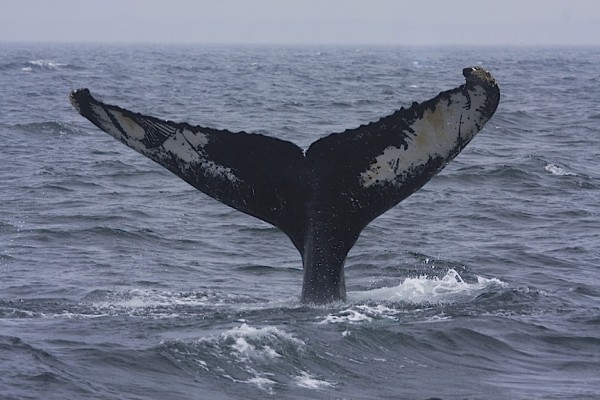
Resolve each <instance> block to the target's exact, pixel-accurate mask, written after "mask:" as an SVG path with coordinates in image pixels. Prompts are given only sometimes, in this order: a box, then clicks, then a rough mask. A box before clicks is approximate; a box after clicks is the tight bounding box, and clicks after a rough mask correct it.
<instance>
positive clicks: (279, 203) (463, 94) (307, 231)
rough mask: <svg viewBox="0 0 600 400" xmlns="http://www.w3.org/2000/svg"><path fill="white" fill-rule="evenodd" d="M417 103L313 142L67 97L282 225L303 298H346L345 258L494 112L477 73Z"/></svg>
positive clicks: (204, 185)
mask: <svg viewBox="0 0 600 400" xmlns="http://www.w3.org/2000/svg"><path fill="white" fill-rule="evenodd" d="M463 75H464V76H465V78H466V83H465V84H463V85H461V86H459V87H458V88H455V89H452V90H449V91H446V92H442V93H440V94H439V95H437V96H436V97H434V98H433V99H431V100H428V101H425V102H423V103H421V104H417V103H414V104H413V105H412V106H411V107H410V108H408V109H404V108H402V109H400V110H398V111H396V112H395V113H393V114H392V115H390V116H387V117H385V118H382V119H380V120H379V121H377V122H372V123H370V124H367V125H362V126H360V127H358V128H356V129H350V130H346V131H345V132H341V133H334V134H331V135H329V136H327V137H324V138H322V139H320V140H317V141H316V142H314V143H313V144H312V145H311V146H310V147H309V149H308V150H307V151H306V153H304V152H303V151H302V149H300V148H299V147H298V146H296V145H295V144H293V143H290V142H287V141H283V140H279V139H275V138H272V137H268V136H264V135H258V134H248V133H245V132H238V133H233V132H229V131H226V130H216V129H210V128H205V127H201V126H192V125H189V124H187V123H176V122H172V121H165V120H160V119H158V118H154V117H150V116H145V115H142V114H139V113H134V112H131V111H128V110H125V109H123V108H120V107H117V106H112V105H107V104H104V103H102V102H100V101H97V100H96V99H94V98H93V97H92V96H91V94H90V92H89V90H87V89H80V90H76V91H73V92H71V95H70V100H71V103H72V104H73V106H74V107H75V108H76V109H77V111H78V112H79V113H80V114H81V115H83V116H84V117H86V118H87V119H89V120H90V121H91V122H92V123H93V124H95V125H96V126H98V127H99V128H100V129H102V130H103V131H105V132H107V133H109V134H110V135H112V136H113V137H115V138H116V139H117V140H119V141H121V142H122V143H124V144H126V145H127V146H129V147H131V148H132V149H134V150H136V151H138V152H139V153H141V154H143V155H145V156H146V157H148V158H150V159H152V160H154V161H156V162H157V163H159V164H161V165H162V166H164V167H165V168H167V169H168V170H170V171H171V172H173V173H174V174H176V175H177V176H179V177H180V178H182V179H184V180H185V181H186V182H188V183H189V184H191V185H192V186H194V187H195V188H197V189H199V190H200V191H202V192H204V193H206V194H207V195H209V196H211V197H213V198H215V199H217V200H219V201H221V202H222V203H224V204H227V205H228V206H231V207H233V208H235V209H237V210H239V211H242V212H244V213H246V214H249V215H252V216H254V217H257V218H260V219H262V220H264V221H266V222H269V223H271V224H273V225H275V226H277V227H279V228H280V229H281V230H282V231H283V232H285V233H286V234H287V235H288V236H289V238H290V239H291V241H292V243H293V244H294V246H295V247H296V248H297V249H298V251H299V252H300V254H301V256H302V261H303V267H304V282H303V289H302V300H303V301H306V302H314V303H324V302H329V301H334V300H343V299H345V283H344V268H343V267H344V260H345V258H346V255H347V253H348V251H349V250H350V249H351V248H352V246H353V245H354V243H355V242H356V239H357V238H358V236H359V234H360V232H361V231H362V229H363V228H364V227H365V226H367V224H368V223H369V222H371V221H372V220H373V219H374V218H376V217H377V216H379V215H381V214H382V213H384V212H385V211H386V210H388V209H390V208H391V207H393V206H395V205H396V204H398V203H399V202H400V201H402V200H403V199H404V198H406V197H408V196H409V195H410V194H412V193H413V192H414V191H416V190H417V189H419V188H420V187H421V186H423V185H424V184H425V183H426V182H427V181H428V180H429V179H430V178H431V177H432V176H433V175H435V174H436V173H437V172H439V171H440V170H441V169H442V168H444V166H445V165H446V164H447V163H448V162H449V161H450V160H451V159H453V158H454V157H455V156H456V155H458V153H459V152H460V151H461V150H462V149H463V148H464V147H465V146H466V145H467V144H468V143H469V142H470V141H471V139H472V138H473V137H474V136H475V134H476V133H477V132H478V131H479V130H481V128H483V125H484V124H485V123H486V122H487V121H488V120H489V119H490V117H491V116H492V115H493V114H494V112H495V110H496V108H497V106H498V102H499V99H500V92H499V89H498V86H497V85H496V83H495V81H494V79H493V78H492V76H491V75H490V74H489V73H488V72H486V71H484V70H483V69H481V68H466V69H464V70H463Z"/></svg>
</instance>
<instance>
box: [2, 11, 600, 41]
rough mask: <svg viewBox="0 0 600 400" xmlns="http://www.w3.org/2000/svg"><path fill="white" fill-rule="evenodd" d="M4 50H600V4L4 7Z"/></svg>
mask: <svg viewBox="0 0 600 400" xmlns="http://www.w3.org/2000/svg"><path fill="white" fill-rule="evenodd" d="M0 41H2V42H151V43H216V44H221V43H276V44H356V45H359V44H382V45H388V44H392V45H394V44H396V45H499V44H518V45H531V44H532V45H573V44H575V45H600V0H479V1H474V0H412V1H408V0H405V1H403V0H246V1H244V0H164V1H159V0H0Z"/></svg>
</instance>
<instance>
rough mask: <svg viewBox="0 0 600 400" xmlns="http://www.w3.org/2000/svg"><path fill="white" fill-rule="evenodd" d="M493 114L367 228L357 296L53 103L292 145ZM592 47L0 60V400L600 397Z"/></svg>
mask: <svg viewBox="0 0 600 400" xmlns="http://www.w3.org/2000/svg"><path fill="white" fill-rule="evenodd" d="M472 65H480V66H483V67H485V68H487V69H489V70H490V71H491V72H492V73H493V74H494V76H495V77H496V79H497V81H498V83H499V85H500V89H501V94H502V98H501V102H500V106H499V108H498V111H497V113H496V114H495V116H494V117H493V118H492V119H491V120H490V121H489V122H488V124H487V125H486V126H485V128H484V129H483V130H482V131H481V132H480V133H479V134H478V136H477V137H476V138H475V139H474V140H473V142H472V143H471V144H470V145H469V146H468V147H467V148H466V149H465V151H464V152H463V153H462V154H461V155H460V156H458V157H457V158H456V160H455V161H453V162H452V163H451V164H450V165H449V166H448V167H447V168H446V169H445V170H444V171H443V172H442V173H441V174H439V175H438V176H436V177H434V179H432V181H431V182H429V183H428V184H427V185H426V186H425V187H423V188H422V189H421V190H419V191H418V192H417V193H415V194H414V195H413V196H411V197H410V198H408V199H407V200H405V201H404V202H402V203H401V204H400V205H398V206H397V207H395V208H393V209H392V210H390V211H388V212H387V213H386V214H384V215H383V216H381V217H380V218H378V219H377V220H375V221H374V222H373V223H372V224H371V225H369V226H368V227H367V228H366V229H365V230H364V231H363V233H362V235H361V237H360V239H359V240H358V242H357V244H356V246H355V247H354V248H353V249H352V251H351V252H350V254H349V256H348V259H347V261H346V279H347V285H348V291H349V296H348V297H349V298H348V301H347V302H345V303H335V304H331V305H327V306H320V307H310V306H306V305H303V304H301V303H300V302H299V297H300V290H301V282H302V270H301V261H300V256H299V254H298V253H297V251H296V250H295V249H294V248H293V246H292V244H291V242H290V241H289V240H288V239H287V237H286V236H285V235H284V234H283V233H281V232H280V231H279V230H278V229H276V228H274V227H272V226H270V225H268V224H266V223H264V222H262V221H259V220H256V219H253V218H251V217H249V216H246V215H244V214H242V213H239V212H237V211H235V210H232V209H229V208H227V207H226V206H224V205H221V204H220V203H218V202H216V201H215V200H212V199H210V198H208V197H207V196H205V195H203V194H202V193H200V192H198V191H196V190H195V189H193V188H191V187H190V186H188V185H187V184H185V183H184V182H183V181H180V180H179V179H178V178H177V177H175V176H174V175H172V174H170V173H169V172H167V171H166V170H164V169H162V167H160V166H158V165H157V164H154V163H152V162H151V161H149V160H147V159H145V158H144V157H143V156H141V155H139V154H138V153H135V152H134V151H132V150H130V149H128V148H126V147H125V146H123V145H122V144H120V143H118V142H116V141H115V140H114V139H112V138H111V137H109V136H108V135H106V134H105V133H103V132H101V131H99V130H98V129H97V128H95V127H94V126H92V125H91V123H89V122H88V121H87V120H85V119H83V118H82V117H80V116H79V115H78V114H77V113H76V112H75V110H74V109H73V108H72V107H71V106H70V104H69V101H68V94H69V91H70V90H72V89H75V88H81V87H88V88H90V90H91V91H92V93H94V94H95V95H97V97H98V98H100V99H102V100H104V101H106V102H108V103H111V104H118V105H121V106H123V107H126V108H129V109H131V110H135V111H139V112H143V113H146V114H150V115H154V116H158V117H161V118H165V119H172V120H178V121H187V122H190V123H193V124H200V125H204V126H210V127H214V128H227V129H230V130H234V131H236V130H245V131H250V132H258V133H263V134H268V135H272V136H275V137H278V138H281V139H285V140H290V141H293V142H295V143H297V144H299V145H301V146H303V147H308V145H309V144H310V143H311V142H313V141H314V140H316V139H318V138H320V137H322V136H325V135H327V134H329V133H331V132H337V131H342V130H344V129H346V128H352V127H356V126H358V125H359V124H362V123H366V122H369V121H372V120H376V119H378V118H380V117H382V116H385V115H387V114H390V113H391V112H392V111H394V110H396V109H398V108H400V107H401V106H407V105H410V104H411V103H412V102H413V101H423V100H426V99H429V98H431V97H433V96H435V95H436V94H437V93H439V92H440V91H442V90H447V89H450V88H452V87H455V86H457V85H459V84H462V83H463V82H464V79H463V77H462V75H461V71H462V68H464V67H467V66H472ZM599 65H600V48H528V47H509V48H401V47H398V48H394V47H382V48H370V47H360V48H353V47H300V46H296V47H282V46H280V47H260V46H254V47H253V46H245V47H239V46H225V47H212V46H149V45H148V46H125V45H120V46H117V45H35V44H11V45H8V44H3V45H0V140H1V143H2V147H1V150H0V398H1V399H7V400H8V399H67V398H68V399H167V398H168V399H265V398H267V399H268V398H277V399H279V398H285V399H430V398H438V399H594V398H600V288H599V286H600V279H599V278H598V276H599V273H600V235H599V232H600V202H599V199H600V96H599V95H598V93H599V92H600V69H599V67H598V66H599Z"/></svg>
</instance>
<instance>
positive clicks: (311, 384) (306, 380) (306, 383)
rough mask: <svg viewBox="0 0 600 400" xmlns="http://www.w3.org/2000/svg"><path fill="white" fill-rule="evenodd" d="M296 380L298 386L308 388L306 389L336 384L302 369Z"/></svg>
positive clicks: (322, 387)
mask: <svg viewBox="0 0 600 400" xmlns="http://www.w3.org/2000/svg"><path fill="white" fill-rule="evenodd" d="M294 381H295V382H296V386H298V387H302V388H306V389H317V390H318V389H324V388H328V387H332V386H335V385H336V384H335V383H333V382H327V381H324V380H321V379H316V378H314V377H312V376H311V375H309V374H308V372H305V371H302V373H301V374H300V375H299V376H296V377H295V378H294Z"/></svg>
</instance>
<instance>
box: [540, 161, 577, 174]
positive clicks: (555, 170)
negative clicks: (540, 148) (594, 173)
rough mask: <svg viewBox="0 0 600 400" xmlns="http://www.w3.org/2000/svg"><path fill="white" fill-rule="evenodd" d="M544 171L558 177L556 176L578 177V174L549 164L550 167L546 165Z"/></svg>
mask: <svg viewBox="0 0 600 400" xmlns="http://www.w3.org/2000/svg"><path fill="white" fill-rule="evenodd" d="M544 170H546V172H550V173H551V174H552V175H556V176H577V174H574V173H572V172H567V171H566V170H565V169H564V168H561V167H559V166H558V165H556V164H552V163H549V164H548V165H546V166H545V167H544Z"/></svg>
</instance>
